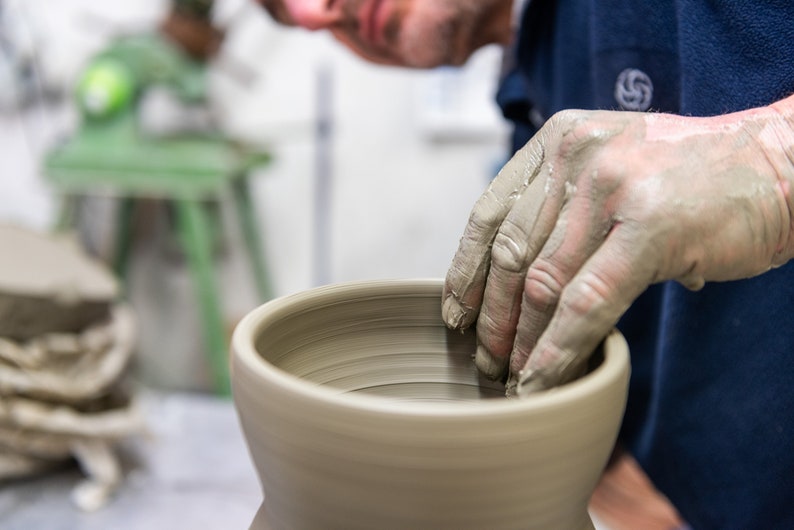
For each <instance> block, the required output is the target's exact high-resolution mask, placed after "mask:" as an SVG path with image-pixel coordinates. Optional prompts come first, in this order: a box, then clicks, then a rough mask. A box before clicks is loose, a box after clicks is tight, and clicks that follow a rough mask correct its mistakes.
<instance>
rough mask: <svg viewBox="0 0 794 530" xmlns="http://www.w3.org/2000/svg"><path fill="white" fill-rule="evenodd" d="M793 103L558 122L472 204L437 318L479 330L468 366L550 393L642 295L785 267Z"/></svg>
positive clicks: (571, 117) (570, 114) (793, 227)
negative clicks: (663, 286)
mask: <svg viewBox="0 0 794 530" xmlns="http://www.w3.org/2000/svg"><path fill="white" fill-rule="evenodd" d="M793 117H794V97H789V98H788V99H787V100H782V101H780V102H778V103H776V104H775V105H771V106H769V107H764V108H759V109H751V110H748V111H744V112H739V113H735V114H729V115H724V116H716V117H710V118H692V117H681V116H673V115H665V114H641V113H629V112H615V111H592V112H591V111H575V110H571V111H564V112H561V113H558V114H556V115H555V116H553V117H552V118H551V120H549V122H548V123H547V124H546V125H545V126H544V127H543V128H542V129H541V130H540V131H539V132H538V134H537V135H535V137H534V138H532V140H530V141H529V142H528V143H527V145H526V146H525V147H523V148H522V149H521V150H519V151H518V152H517V153H516V155H515V156H514V157H513V158H512V159H511V160H510V161H509V162H508V163H507V165H505V167H504V168H503V169H502V170H501V171H500V172H499V175H497V177H496V178H495V179H494V181H493V182H492V183H491V185H490V187H489V188H488V190H487V191H486V192H485V193H484V194H483V196H482V197H481V198H480V199H479V200H478V201H477V203H476V204H475V206H474V209H473V210H472V213H471V217H470V218H469V222H468V225H467V226H466V229H465V231H464V234H463V237H462V239H461V242H460V246H459V248H458V251H457V253H456V255H455V257H454V259H453V261H452V265H451V267H450V269H449V272H448V274H447V278H446V283H445V288H444V294H443V318H444V320H445V322H446V323H447V325H448V326H449V327H451V328H465V327H467V326H470V325H472V324H473V323H474V321H475V320H477V334H478V341H479V345H478V349H477V354H476V362H477V366H478V367H479V368H480V370H481V371H483V372H484V373H485V374H486V375H488V376H490V377H491V378H499V377H501V376H503V374H504V372H505V370H506V369H507V367H508V364H509V370H510V378H509V381H508V392H510V391H511V388H512V389H513V391H515V390H516V388H515V387H516V386H517V391H518V393H519V394H524V393H528V392H531V391H535V390H542V389H546V388H550V387H552V386H555V385H557V384H560V383H564V382H566V381H569V380H571V379H573V378H575V377H576V375H577V374H578V373H579V371H580V370H581V368H582V366H583V365H584V361H585V360H586V358H587V356H589V354H590V352H592V351H593V350H594V349H595V347H596V346H597V344H598V343H599V342H600V341H601V339H603V337H605V336H606V335H607V334H608V332H609V330H610V329H611V328H612V327H613V326H614V325H615V324H616V323H617V321H618V319H619V318H620V316H621V315H622V314H623V313H624V312H625V311H626V310H627V309H628V307H629V306H630V305H631V303H632V302H633V301H634V300H635V299H636V298H637V297H638V296H639V295H640V294H641V293H642V292H643V291H644V290H645V289H646V288H647V287H648V286H649V285H651V284H653V283H656V282H660V281H663V280H671V279H672V280H676V281H678V282H680V283H681V284H683V285H684V286H686V287H687V288H690V289H693V290H696V289H699V288H701V287H702V286H703V284H704V282H706V281H724V280H734V279H740V278H746V277H750V276H754V275H758V274H761V273H763V272H765V271H767V270H769V269H770V268H772V267H776V266H780V265H782V264H784V263H786V262H787V261H788V260H789V259H791V258H792V257H794V216H792V211H793V210H794V194H792V188H794V164H792V162H794V128H793V127H792V125H794V118H793Z"/></svg>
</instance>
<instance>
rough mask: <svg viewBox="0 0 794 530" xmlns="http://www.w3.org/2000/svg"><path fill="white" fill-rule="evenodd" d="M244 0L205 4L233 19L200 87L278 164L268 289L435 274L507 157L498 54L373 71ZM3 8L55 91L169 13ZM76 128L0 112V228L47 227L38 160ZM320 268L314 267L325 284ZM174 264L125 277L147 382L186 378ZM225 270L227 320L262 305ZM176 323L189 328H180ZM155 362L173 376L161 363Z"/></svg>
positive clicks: (266, 209)
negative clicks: (104, 49)
mask: <svg viewBox="0 0 794 530" xmlns="http://www.w3.org/2000/svg"><path fill="white" fill-rule="evenodd" d="M247 1H248V0H222V1H219V2H218V4H216V5H217V6H218V7H219V11H218V14H219V18H220V19H221V20H222V21H228V20H233V21H234V22H233V24H232V29H230V32H229V34H228V38H227V41H226V43H225V45H224V50H223V54H222V57H221V63H222V64H226V65H227V66H226V67H221V66H218V67H216V68H215V69H214V70H213V76H212V84H211V86H212V89H213V104H214V108H215V110H216V113H217V115H218V116H219V117H220V119H221V123H222V124H223V127H224V128H225V129H226V130H227V131H228V132H229V133H230V134H233V135H235V136H237V137H239V138H242V139H245V140H246V141H250V142H255V143H260V144H264V145H267V146H268V147H269V148H270V149H271V150H272V151H273V153H274V156H275V161H274V163H273V164H272V165H271V166H270V167H268V168H266V169H265V170H263V171H261V172H259V173H258V175H257V178H256V180H255V197H254V199H255V202H256V204H257V206H258V207H259V214H260V220H261V224H262V228H263V232H264V239H265V241H264V243H265V246H266V250H267V254H268V260H269V263H270V268H271V270H272V272H273V277H274V280H275V287H276V294H278V295H282V294H288V293H291V292H295V291H299V290H303V289H306V288H309V287H312V286H314V285H316V284H317V283H319V282H339V281H346V280H358V279H373V278H400V277H402V278H407V277H442V276H443V275H444V274H445V272H446V268H447V266H448V264H449V261H450V259H451V257H452V254H453V252H454V250H455V248H456V246H457V242H458V239H459V237H460V234H461V232H462V230H463V227H464V225H465V222H466V218H467V217H468V213H469V210H470V208H471V206H472V205H473V204H474V201H475V200H476V198H477V197H478V196H479V195H480V193H481V192H482V190H483V189H484V188H485V186H486V185H487V183H488V181H489V180H490V178H491V177H492V176H493V174H495V172H496V171H497V169H498V166H499V165H500V163H501V162H502V161H503V158H504V156H505V150H504V148H503V146H504V144H505V140H506V130H505V127H504V125H503V124H502V122H501V118H500V117H499V116H498V112H497V110H496V109H495V106H494V104H493V103H492V92H493V90H494V88H495V85H494V82H495V77H496V75H497V71H498V62H499V50H497V49H486V50H483V51H482V52H481V53H478V54H477V55H476V56H475V57H474V58H473V60H472V61H471V62H470V64H469V65H468V66H467V67H466V68H465V69H463V70H455V69H439V70H436V71H432V72H420V71H411V70H405V69H394V68H384V67H376V66H372V65H370V64H367V63H365V62H363V61H361V60H359V59H358V58H356V57H354V56H353V55H352V54H350V53H349V52H348V51H347V50H345V49H342V48H341V47H340V46H339V45H337V44H336V43H335V42H334V41H333V40H332V39H331V38H330V36H329V35H327V34H324V33H314V34H311V33H308V32H305V31H303V30H295V29H285V28H281V27H279V26H277V25H275V24H273V23H272V22H271V21H270V19H269V18H268V17H267V15H266V14H265V13H264V11H262V10H261V9H260V8H259V7H258V6H255V5H253V4H250V3H247ZM9 5H10V6H16V8H17V9H19V10H21V12H23V14H28V15H29V19H28V24H29V25H30V28H31V33H34V32H33V29H34V28H40V29H41V30H42V31H41V32H38V33H36V34H37V35H38V36H39V37H38V40H37V49H38V51H39V53H40V56H39V57H40V61H41V65H42V69H43V73H44V74H45V75H44V78H45V81H46V83H47V84H48V85H50V86H52V87H56V88H57V87H59V86H60V87H70V86H71V85H72V84H73V83H74V79H75V78H76V76H77V75H78V74H79V72H80V68H81V65H82V64H83V62H84V61H85V60H86V58H87V57H88V56H89V55H90V54H91V53H92V52H93V51H94V50H96V49H98V48H99V47H101V45H102V43H103V42H105V40H106V39H107V38H108V37H109V36H111V35H112V34H113V31H118V29H119V28H122V29H136V28H141V27H146V25H147V24H151V23H152V22H153V21H155V20H157V17H158V16H159V15H160V14H161V13H162V11H163V9H164V6H165V4H164V3H163V2H162V0H138V1H136V2H96V1H93V0H59V1H58V2H53V1H51V0H16V1H15V2H10V3H9ZM103 21H104V22H103ZM107 21H111V22H107ZM114 28H115V29H114ZM34 40H35V39H34ZM229 64H231V65H233V68H234V69H237V70H242V71H244V72H247V73H252V74H254V75H253V79H252V81H251V82H249V83H247V84H246V83H241V82H240V80H239V79H237V78H235V77H234V76H230V75H229V74H228V70H229V68H230V67H229V66H228V65H229ZM322 69H325V71H327V72H329V73H330V76H331V93H330V97H329V99H330V100H331V101H332V107H331V111H330V115H331V116H332V131H333V135H332V139H331V146H332V150H331V154H330V161H331V163H330V166H329V172H328V173H329V176H330V179H331V187H330V190H331V191H330V194H329V196H327V197H326V198H325V199H326V202H324V203H323V205H324V206H325V207H327V208H328V211H329V212H330V213H329V217H328V221H327V225H326V226H324V227H323V229H322V230H323V232H324V233H327V234H328V237H329V238H330V239H329V240H328V241H327V246H328V248H329V249H330V253H329V255H328V256H327V258H326V259H325V260H323V259H321V258H322V256H318V255H317V253H316V249H317V245H316V237H315V236H317V235H318V234H317V233H316V231H315V229H314V226H315V221H316V210H315V203H314V197H313V193H314V185H315V179H316V176H317V166H316V161H315V154H316V151H315V149H316V141H315V134H314V131H315V123H316V119H317V99H318V93H319V92H318V91H319V85H318V72H319V71H320V70H322ZM67 103H68V100H67ZM75 119H76V118H75V116H74V113H73V112H72V111H71V110H70V108H69V105H66V106H65V107H63V108H60V107H56V108H54V109H53V108H51V109H47V110H46V111H44V110H42V109H41V108H40V107H38V106H34V107H32V108H30V109H28V110H27V111H25V112H24V113H21V114H20V113H8V112H6V113H3V114H0V120H2V122H0V150H1V152H0V156H2V159H3V165H2V166H0V168H1V169H0V221H12V222H16V223H22V224H28V225H31V226H34V227H36V228H46V227H48V226H50V225H51V223H52V221H53V219H54V218H55V215H56V213H57V206H58V197H57V196H56V195H54V194H53V193H52V190H50V189H49V188H48V187H47V185H46V183H45V182H44V181H43V180H42V179H41V177H40V176H39V175H38V172H37V168H36V166H37V163H38V157H39V156H40V154H41V152H42V150H43V149H45V148H46V146H47V143H48V142H49V141H51V139H52V137H53V135H55V134H57V133H63V132H64V131H67V130H69V128H70V127H72V126H73V124H74V121H75ZM320 235H321V234H320ZM318 261H319V262H320V263H324V264H325V265H324V267H323V269H322V270H321V271H320V274H318V273H317V271H316V270H315V269H316V266H315V263H316V262H318ZM172 265H173V264H170V263H168V262H167V261H166V262H161V261H158V262H156V263H154V264H153V263H151V262H150V263H149V264H147V265H142V266H141V267H139V269H138V272H137V273H136V272H135V271H133V285H134V286H135V289H136V294H135V295H134V296H133V302H134V303H135V304H136V305H138V306H146V309H144V310H141V311H139V313H140V314H141V315H142V318H143V321H142V322H141V331H142V334H143V337H142V346H141V349H142V350H143V352H142V355H143V357H145V358H148V359H149V361H147V362H149V364H150V365H151V366H152V369H151V373H153V374H165V373H167V374H169V377H171V376H174V377H176V375H175V374H179V373H180V372H188V371H190V370H192V369H193V367H194V366H195V365H196V363H195V357H196V355H200V350H201V347H202V346H201V339H200V333H198V332H197V331H196V329H195V328H196V326H197V325H198V323H197V321H196V320H195V315H193V316H190V315H191V314H192V313H191V312H190V311H184V309H185V307H184V305H185V304H184V303H182V305H181V306H180V305H179V304H177V303H176V302H175V300H178V299H179V298H180V296H179V293H181V294H185V293H187V294H188V295H189V294H190V288H189V282H188V281H187V279H186V278H185V277H184V274H182V273H177V272H169V270H170V269H169V268H172ZM224 270H225V271H226V273H225V279H224V280H223V281H222V288H223V290H224V296H225V303H226V304H227V306H228V307H226V313H227V314H230V315H231V317H230V320H231V323H232V324H233V321H234V319H235V318H238V317H239V316H241V315H242V314H243V313H244V312H246V311H247V310H248V309H250V308H251V307H252V305H253V304H256V303H257V301H256V299H255V298H254V297H253V296H252V288H251V285H250V283H246V282H245V281H244V276H245V273H246V272H247V271H246V270H245V269H241V268H240V267H239V266H238V264H234V263H232V264H231V265H230V266H228V267H226V268H225V269H224ZM154 271H157V272H154ZM165 293H169V294H168V296H165V297H164V294H165ZM170 304H173V307H171V306H170ZM155 313H156V314H155ZM184 315H188V317H189V318H187V320H186V322H182V321H184V320H185V318H186V317H184ZM177 321H179V322H177ZM179 326H182V327H183V328H184V331H179V332H177V331H176V330H177V329H178V328H179ZM180 349H181V350H183V354H181V358H182V359H183V361H178V359H179V358H180V354H179V353H178V350H180ZM147 351H148V353H147ZM163 352H168V358H169V361H168V362H170V363H171V365H170V366H169V367H163V368H161V367H159V366H158V365H157V363H158V362H162V361H161V360H162V358H163ZM180 363H181V364H180ZM174 384H175V385H176V386H185V385H184V384H182V383H179V382H176V383H174ZM187 386H190V385H189V384H188V385H187Z"/></svg>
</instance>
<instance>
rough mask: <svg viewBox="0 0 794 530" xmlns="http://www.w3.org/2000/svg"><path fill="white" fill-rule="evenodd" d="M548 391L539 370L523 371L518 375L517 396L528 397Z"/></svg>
mask: <svg viewBox="0 0 794 530" xmlns="http://www.w3.org/2000/svg"><path fill="white" fill-rule="evenodd" d="M546 389H548V385H547V384H546V381H545V378H544V377H543V375H542V373H541V372H539V371H537V370H521V371H520V372H519V373H518V386H517V387H516V395H518V397H526V396H528V395H530V394H532V393H535V392H540V391H541V390H546Z"/></svg>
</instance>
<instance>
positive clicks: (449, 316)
mask: <svg viewBox="0 0 794 530" xmlns="http://www.w3.org/2000/svg"><path fill="white" fill-rule="evenodd" d="M467 314H468V311H466V310H465V309H464V308H463V306H461V305H460V304H459V303H458V301H457V300H455V298H454V297H453V296H452V295H449V296H447V298H446V299H445V300H444V304H443V305H442V307H441V318H443V319H444V322H445V323H446V324H447V326H448V327H450V328H452V329H458V328H462V327H466V326H467V325H468V322H466V316H467Z"/></svg>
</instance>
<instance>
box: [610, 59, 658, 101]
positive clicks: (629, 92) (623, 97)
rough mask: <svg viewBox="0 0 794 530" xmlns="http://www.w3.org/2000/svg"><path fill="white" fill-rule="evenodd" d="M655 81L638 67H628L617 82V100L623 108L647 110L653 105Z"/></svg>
mask: <svg viewBox="0 0 794 530" xmlns="http://www.w3.org/2000/svg"><path fill="white" fill-rule="evenodd" d="M651 98H653V83H652V82H651V78H650V77H648V74H646V73H645V72H643V71H642V70H637V69H636V68H626V69H625V70H623V71H622V72H620V75H618V80H617V81H616V82H615V101H617V102H618V105H620V108H622V109H623V110H637V111H646V110H648V109H649V108H650V107H651Z"/></svg>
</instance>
